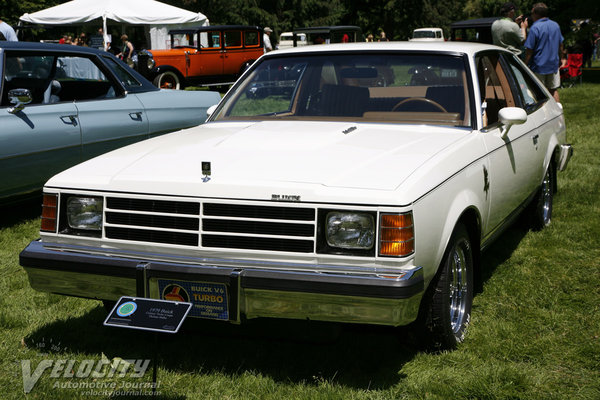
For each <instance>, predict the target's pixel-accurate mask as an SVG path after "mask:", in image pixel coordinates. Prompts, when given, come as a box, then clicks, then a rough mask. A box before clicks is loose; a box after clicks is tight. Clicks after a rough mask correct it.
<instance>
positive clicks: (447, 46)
mask: <svg viewBox="0 0 600 400" xmlns="http://www.w3.org/2000/svg"><path fill="white" fill-rule="evenodd" d="M492 49H494V50H504V49H503V48H501V47H498V46H494V45H490V44H485V43H474V42H453V41H446V42H442V41H437V42H412V41H397V42H370V43H366V42H358V43H336V44H323V45H311V46H303V47H294V48H291V49H285V50H280V51H278V52H277V55H282V54H285V53H306V52H309V53H312V52H319V53H321V52H324V53H330V52H343V51H348V50H354V51H356V50H357V51H361V52H367V51H381V50H390V51H395V50H396V51H403V50H408V51H432V52H452V53H461V54H467V55H474V54H475V53H477V52H480V51H483V50H492ZM268 54H271V53H268ZM273 55H275V54H273Z"/></svg>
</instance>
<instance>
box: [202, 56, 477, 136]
mask: <svg viewBox="0 0 600 400" xmlns="http://www.w3.org/2000/svg"><path fill="white" fill-rule="evenodd" d="M466 82H467V78H466V73H465V61H464V60H463V58H461V57H458V56H451V55H439V54H435V55H427V54H414V53H413V54H398V53H396V54H383V53H377V52H368V53H365V52H361V53H356V54H352V53H340V54H335V53H333V54H332V53H328V54H323V55H301V56H292V57H290V56H288V57H278V58H266V59H264V60H263V61H262V62H261V63H260V64H259V65H257V66H256V68H254V69H253V70H252V72H251V73H250V74H249V75H247V76H246V78H245V79H244V80H243V82H240V83H239V84H238V85H236V87H235V90H233V91H232V92H231V93H230V94H228V96H227V98H226V100H225V102H224V103H223V104H222V105H221V106H220V107H219V109H218V110H217V112H216V113H215V114H214V115H215V117H214V118H213V120H216V121H223V120H268V119H304V120H357V121H361V120H362V121H370V122H377V121H383V122H399V123H418V124H436V125H450V126H469V125H470V120H471V115H470V109H469V91H468V85H467V83H466Z"/></svg>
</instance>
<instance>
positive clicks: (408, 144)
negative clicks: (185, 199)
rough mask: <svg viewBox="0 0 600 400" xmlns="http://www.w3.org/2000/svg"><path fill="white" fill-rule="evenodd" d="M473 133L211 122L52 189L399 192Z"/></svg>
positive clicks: (77, 172) (127, 150) (97, 162)
mask: <svg viewBox="0 0 600 400" xmlns="http://www.w3.org/2000/svg"><path fill="white" fill-rule="evenodd" d="M468 132H470V131H469V130H465V129H460V128H444V127H432V126H416V125H399V124H366V123H352V122H348V123H346V122H303V121H261V122H244V123H241V122H213V123H208V124H204V125H201V126H198V127H195V128H190V129H186V130H183V131H179V132H175V133H172V134H168V135H164V136H161V137H157V138H154V139H150V140H146V141H144V142H140V143H137V144H134V145H131V146H128V147H124V148H122V149H119V150H115V151H113V152H110V153H107V154H105V155H103V156H100V157H97V158H95V159H92V160H90V161H87V162H85V163H83V164H80V165H79V166H76V167H74V168H72V169H70V170H67V171H65V172H63V173H61V174H59V175H57V176H55V177H54V178H53V179H51V180H50V181H49V182H48V184H47V185H48V186H58V187H65V186H67V187H68V186H73V185H75V186H82V187H85V188H89V189H97V190H123V191H128V192H131V191H136V192H144V193H157V191H158V192H163V193H164V192H165V190H169V192H168V193H171V194H175V193H177V194H181V195H203V196H206V195H215V194H214V193H213V194H211V193H210V191H211V188H216V187H221V188H222V187H223V186H229V187H232V186H231V185H237V186H236V187H238V188H240V187H243V186H246V187H257V186H269V187H271V188H282V190H283V188H285V187H291V186H294V187H298V186H297V185H319V186H323V187H331V188H356V189H370V190H394V189H396V188H397V187H398V186H399V185H400V184H401V183H402V182H403V181H404V180H405V179H406V178H407V177H409V176H410V175H411V174H412V173H413V172H414V171H415V170H416V169H418V168H419V167H421V166H422V165H423V164H424V163H426V162H427V161H428V160H429V159H431V158H432V157H434V156H435V155H436V154H438V153H439V152H440V151H441V150H442V149H444V148H446V147H448V146H450V145H452V143H453V142H455V141H457V140H460V139H461V138H463V137H465V135H466V134H468ZM203 162H208V163H210V176H204V175H203V174H202V163H203ZM238 196H243V194H242V193H238Z"/></svg>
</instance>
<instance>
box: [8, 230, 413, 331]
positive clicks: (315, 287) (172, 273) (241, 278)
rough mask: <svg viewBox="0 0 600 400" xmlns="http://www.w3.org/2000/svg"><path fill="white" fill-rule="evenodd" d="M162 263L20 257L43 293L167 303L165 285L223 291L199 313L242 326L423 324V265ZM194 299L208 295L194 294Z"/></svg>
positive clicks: (63, 254) (43, 250) (49, 253)
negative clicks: (347, 267)
mask: <svg viewBox="0 0 600 400" xmlns="http://www.w3.org/2000/svg"><path fill="white" fill-rule="evenodd" d="M149 256H152V257H151V259H150V258H149ZM155 260H160V257H158V255H149V254H136V253H128V252H119V251H112V250H111V252H110V254H108V253H107V251H106V250H103V249H100V248H85V247H80V246H69V245H64V244H52V243H43V242H41V241H39V240H37V241H33V242H31V243H30V244H29V246H27V247H26V248H25V249H24V250H23V251H22V252H21V254H20V263H21V265H22V266H23V267H24V269H25V270H26V271H27V274H28V276H29V282H30V284H31V287H32V288H34V289H36V290H39V291H45V292H51V293H58V294H64V295H71V296H78V297H86V298H93V299H101V300H117V299H118V298H119V297H121V296H137V297H149V298H163V297H164V293H165V292H164V287H165V282H167V283H168V282H173V283H176V284H178V285H182V286H183V287H187V288H190V287H191V288H192V290H193V288H197V290H199V291H212V290H213V289H214V290H223V292H224V293H226V296H225V299H226V301H225V302H224V304H226V305H224V306H223V307H225V309H223V310H221V311H222V312H212V311H211V307H212V308H213V309H214V308H215V307H217V306H218V305H217V306H214V305H210V304H209V305H206V304H204V303H202V301H198V302H196V301H194V308H195V309H196V308H197V310H196V311H197V315H198V316H201V317H203V318H212V319H221V320H228V321H230V322H235V323H238V322H241V320H242V319H243V318H248V319H250V318H258V317H273V318H291V319H313V320H320V321H335V322H350V323H364V324H378V325H391V326H399V325H406V324H408V323H410V322H412V321H414V320H415V319H416V317H417V313H418V309H419V304H420V300H421V297H422V295H423V292H424V281H423V271H422V268H421V267H415V268H413V269H411V270H409V271H407V272H405V273H403V274H399V275H398V276H396V277H389V276H388V277H385V276H380V275H376V274H368V275H366V274H357V273H349V274H345V273H323V272H312V271H306V270H303V271H299V270H286V269H285V268H284V267H285V265H284V264H280V263H274V262H273V263H271V262H266V263H261V264H260V265H257V264H256V263H252V264H253V265H252V266H251V267H247V266H244V264H246V265H249V262H245V261H243V260H215V259H194V260H193V262H191V261H192V260H191V259H181V261H178V260H176V261H155ZM306 267H307V268H306V269H310V267H311V266H306ZM314 267H317V266H314ZM316 269H317V268H315V270H316ZM190 285H191V286H190ZM215 288H216V289H215ZM199 293H200V292H199ZM190 297H191V298H192V299H194V298H195V299H200V300H202V299H203V298H204V297H203V296H202V295H201V294H195V293H194V294H193V296H190ZM209 297H210V296H209ZM190 301H191V300H190ZM207 307H208V311H207V309H205V308H207Z"/></svg>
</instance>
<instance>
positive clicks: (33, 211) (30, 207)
mask: <svg viewBox="0 0 600 400" xmlns="http://www.w3.org/2000/svg"><path fill="white" fill-rule="evenodd" d="M40 215H42V196H41V194H39V195H35V196H33V197H27V198H23V199H11V202H10V203H5V204H0V228H8V227H11V226H13V225H16V224H18V223H20V222H23V221H25V220H28V219H32V218H38V217H39V216H40Z"/></svg>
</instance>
